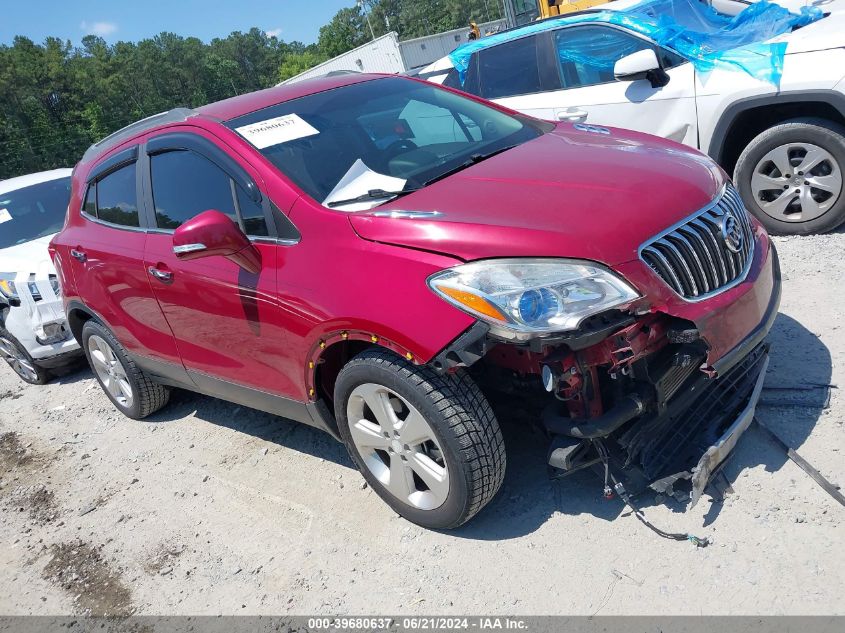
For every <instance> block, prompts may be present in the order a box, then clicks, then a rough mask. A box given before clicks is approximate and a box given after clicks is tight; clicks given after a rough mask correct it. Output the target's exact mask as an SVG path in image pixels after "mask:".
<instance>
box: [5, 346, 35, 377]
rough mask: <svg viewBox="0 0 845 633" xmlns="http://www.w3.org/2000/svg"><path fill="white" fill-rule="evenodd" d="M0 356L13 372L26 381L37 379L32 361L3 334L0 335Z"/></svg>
mask: <svg viewBox="0 0 845 633" xmlns="http://www.w3.org/2000/svg"><path fill="white" fill-rule="evenodd" d="M0 358H2V359H3V360H5V361H6V362H7V363H9V366H10V367H11V368H12V369H13V370H14V371H15V373H16V374H17V375H18V376H20V377H21V378H23V379H24V380H26V381H36V380H38V371H37V370H36V369H35V367H34V366H33V364H32V361H30V360H29V358H27V357H26V354H24V353H23V352H22V351H21V350H20V348H19V347H18V346H17V345H15V343H13V342H12V341H10V340H9V339H7V338H6V337H4V336H0Z"/></svg>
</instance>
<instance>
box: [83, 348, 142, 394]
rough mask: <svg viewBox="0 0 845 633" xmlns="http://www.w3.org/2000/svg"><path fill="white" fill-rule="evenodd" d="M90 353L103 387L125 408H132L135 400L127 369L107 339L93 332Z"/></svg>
mask: <svg viewBox="0 0 845 633" xmlns="http://www.w3.org/2000/svg"><path fill="white" fill-rule="evenodd" d="M88 353H89V354H90V355H91V364H92V365H93V366H94V371H95V372H96V374H97V377H98V378H99V379H100V382H101V383H103V388H104V389H105V390H106V391H108V392H109V393H110V394H111V396H112V397H113V398H114V399H115V401H116V402H117V403H118V404H119V405H120V406H122V407H124V408H127V409H128V408H130V407H131V406H132V402H133V401H134V395H133V393H132V385H130V384H129V379H128V378H127V377H126V369H124V367H123V364H122V363H121V362H120V359H119V358H118V357H117V355H116V354H115V353H114V350H113V349H112V348H111V347H110V346H109V344H108V343H106V341H105V340H104V339H103V338H101V337H99V336H97V335H96V334H92V335H91V336H90V337H89V338H88Z"/></svg>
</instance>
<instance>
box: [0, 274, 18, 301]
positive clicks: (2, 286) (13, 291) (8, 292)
mask: <svg viewBox="0 0 845 633" xmlns="http://www.w3.org/2000/svg"><path fill="white" fill-rule="evenodd" d="M12 279H14V277H12ZM12 279H0V294H2V295H3V296H4V297H6V298H7V299H13V298H15V297H17V296H18V289H17V288H15V282H14V281H12Z"/></svg>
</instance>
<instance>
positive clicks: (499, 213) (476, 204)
mask: <svg viewBox="0 0 845 633" xmlns="http://www.w3.org/2000/svg"><path fill="white" fill-rule="evenodd" d="M724 182H725V176H724V173H723V172H722V171H721V169H720V168H719V167H718V166H716V164H715V163H713V162H712V161H711V160H710V159H709V158H707V157H706V156H704V155H703V154H700V153H698V152H696V151H694V150H691V149H689V148H687V147H685V146H683V145H680V144H677V143H673V142H671V141H666V140H664V139H659V138H657V137H653V136H649V135H645V134H639V133H636V132H630V131H624V132H623V131H621V130H611V129H608V128H600V127H597V126H573V125H571V124H560V125H558V126H557V128H556V129H555V130H554V131H552V132H549V133H547V134H544V135H543V136H540V137H538V138H536V139H534V140H532V141H529V142H528V143H525V144H523V145H520V146H519V147H516V148H514V149H512V150H509V151H507V152H504V153H502V154H499V155H497V156H494V157H492V158H489V159H487V160H485V161H482V162H480V163H478V164H476V165H474V166H472V167H469V168H467V169H464V170H463V171H460V172H458V173H456V174H454V175H452V176H450V177H448V178H445V179H444V180H441V181H439V182H436V183H434V184H432V185H430V186H428V187H426V188H424V189H422V190H420V191H418V192H415V193H412V194H409V195H407V196H405V197H403V198H397V199H396V200H393V201H391V202H389V203H387V204H384V205H381V206H379V207H377V208H376V209H372V210H370V211H364V212H358V213H352V214H350V215H349V218H350V222H351V223H352V226H353V228H354V229H355V231H356V232H357V233H358V234H359V235H360V236H361V237H363V238H364V239H368V240H372V241H376V242H383V243H388V244H395V245H399V246H407V247H411V248H417V249H422V250H427V251H433V252H438V253H443V254H447V255H451V256H454V257H458V258H460V259H463V260H472V259H483V258H487V257H523V256H537V257H573V258H582V259H590V260H594V261H598V262H603V263H605V264H607V265H613V264H617V263H620V262H624V261H630V260H632V259H635V258H636V257H637V249H638V248H639V246H640V245H641V244H642V243H643V242H645V241H646V240H648V239H649V238H650V237H652V236H654V235H656V234H657V233H660V232H661V231H663V230H665V229H667V228H668V227H670V226H671V225H673V224H675V223H676V222H678V221H680V220H682V219H684V218H685V217H686V216H688V215H690V214H692V213H694V212H695V211H698V210H699V209H701V208H703V207H705V206H706V205H707V204H708V203H710V202H711V201H712V200H713V199H714V198H715V197H716V196H717V195H718V193H719V191H720V190H721V188H722V186H723V184H724ZM390 211H409V212H426V213H429V214H430V215H429V216H428V217H413V215H414V214H413V213H408V214H397V216H398V217H390V216H389V213H387V212H390ZM431 212H436V214H432V213H431ZM421 215H422V214H421ZM409 216H410V217H409Z"/></svg>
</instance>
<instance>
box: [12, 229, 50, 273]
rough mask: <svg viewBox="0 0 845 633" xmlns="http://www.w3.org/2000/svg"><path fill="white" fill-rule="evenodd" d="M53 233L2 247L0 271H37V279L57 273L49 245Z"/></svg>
mask: <svg viewBox="0 0 845 633" xmlns="http://www.w3.org/2000/svg"><path fill="white" fill-rule="evenodd" d="M52 238H53V236H52V235H47V236H45V237H39V238H37V239H34V240H31V241H29V242H24V243H23V244H17V245H15V246H10V247H8V248H3V249H0V272H2V273H27V274H31V273H35V278H36V279H47V276H48V275H54V274H56V269H55V268H54V267H53V262H52V261H51V260H50V253H49V252H48V251H47V247H48V246H49V244H50V240H51V239H52Z"/></svg>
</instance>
